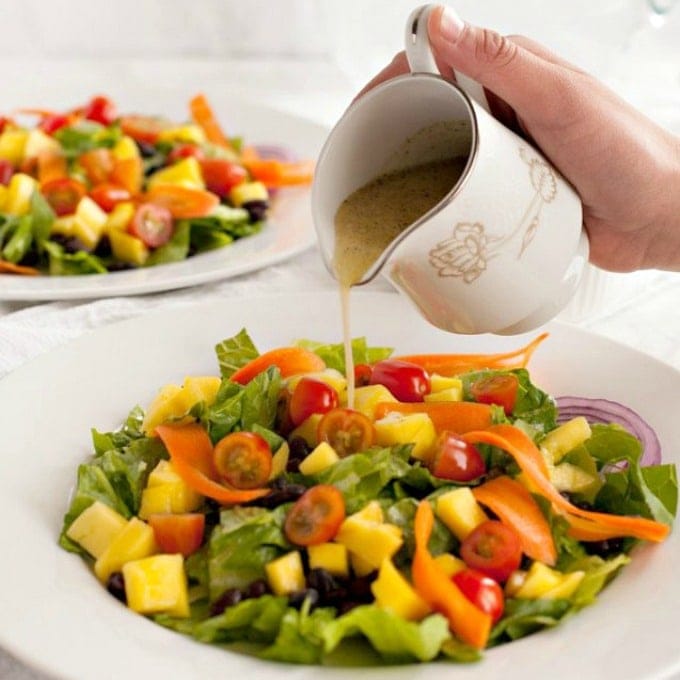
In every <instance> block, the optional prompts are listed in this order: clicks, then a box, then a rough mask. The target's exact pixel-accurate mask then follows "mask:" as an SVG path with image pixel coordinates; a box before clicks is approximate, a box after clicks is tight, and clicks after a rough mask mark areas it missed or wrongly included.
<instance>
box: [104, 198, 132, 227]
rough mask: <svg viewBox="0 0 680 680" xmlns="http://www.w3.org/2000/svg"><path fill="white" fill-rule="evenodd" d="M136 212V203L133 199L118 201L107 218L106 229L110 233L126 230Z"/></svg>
mask: <svg viewBox="0 0 680 680" xmlns="http://www.w3.org/2000/svg"><path fill="white" fill-rule="evenodd" d="M134 214H135V204H134V203H132V201H123V202H122V203H118V204H117V205H116V206H115V207H114V209H113V210H112V211H111V212H110V213H109V216H108V217H107V218H106V226H105V227H104V231H106V233H107V234H110V233H111V232H112V231H125V230H126V229H127V228H128V224H130V222H131V221H132V217H133V215H134Z"/></svg>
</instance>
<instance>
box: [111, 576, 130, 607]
mask: <svg viewBox="0 0 680 680" xmlns="http://www.w3.org/2000/svg"><path fill="white" fill-rule="evenodd" d="M106 590H108V591H109V592H110V593H111V595H113V596H114V597H115V598H116V599H117V600H120V601H121V602H122V603H123V604H127V596H126V595H125V580H124V579H123V574H121V572H119V571H114V572H113V574H111V576H109V579H108V581H107V582H106Z"/></svg>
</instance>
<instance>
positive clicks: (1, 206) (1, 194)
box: [0, 184, 9, 212]
mask: <svg viewBox="0 0 680 680" xmlns="http://www.w3.org/2000/svg"><path fill="white" fill-rule="evenodd" d="M8 193H9V191H8V189H7V187H6V186H5V185H4V184H0V212H3V211H4V210H5V202H6V201H7V194H8Z"/></svg>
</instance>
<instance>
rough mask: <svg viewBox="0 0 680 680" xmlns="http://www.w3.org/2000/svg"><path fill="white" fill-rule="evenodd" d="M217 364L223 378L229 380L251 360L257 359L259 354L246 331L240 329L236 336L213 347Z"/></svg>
mask: <svg viewBox="0 0 680 680" xmlns="http://www.w3.org/2000/svg"><path fill="white" fill-rule="evenodd" d="M215 353H216V354H217V363H218V364H219V366H220V373H221V375H222V377H223V378H231V376H232V375H234V373H236V371H238V369H239V368H243V367H244V366H245V365H246V364H248V363H250V362H251V361H252V360H253V359H257V357H258V356H260V353H259V352H258V351H257V347H255V343H254V342H253V341H252V339H251V337H250V335H248V331H247V330H246V329H245V328H242V329H241V330H240V331H239V332H238V333H237V334H236V335H234V336H233V337H231V338H227V339H226V340H222V342H220V343H219V344H217V345H216V346H215Z"/></svg>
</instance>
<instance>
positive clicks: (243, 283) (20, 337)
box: [0, 60, 680, 680]
mask: <svg viewBox="0 0 680 680" xmlns="http://www.w3.org/2000/svg"><path fill="white" fill-rule="evenodd" d="M0 69H1V71H2V72H3V73H5V74H17V73H20V74H26V73H31V74H32V75H31V77H30V78H28V77H20V76H16V75H14V76H10V79H11V83H10V87H6V88H5V91H4V92H3V95H2V101H1V102H0V107H2V108H3V109H6V110H9V109H11V108H13V107H15V106H22V105H24V106H25V105H49V106H55V107H57V106H63V107H67V106H71V105H72V104H73V103H74V102H78V101H81V100H84V99H86V98H87V97H89V96H91V95H92V94H93V93H98V92H107V93H109V94H110V95H111V96H113V97H114V98H116V99H118V100H119V101H121V102H125V103H126V104H127V105H128V106H129V107H135V106H139V107H140V108H143V109H144V110H147V111H154V110H159V111H167V112H168V113H170V114H174V113H175V111H176V112H177V114H179V113H180V112H181V111H183V110H184V107H185V102H186V101H187V100H188V98H189V96H190V95H192V94H193V93H194V92H195V91H197V90H199V89H201V90H205V91H207V92H208V93H211V92H221V93H224V92H228V93H229V96H234V97H239V96H242V97H247V98H250V99H255V100H258V101H262V102H264V103H266V104H269V105H272V106H275V107H277V108H280V109H283V110H286V111H288V112H291V113H294V114H296V115H300V116H303V117H306V118H309V119H313V120H315V121H317V122H321V123H323V124H326V125H329V126H330V125H331V124H332V123H333V121H335V120H336V119H337V117H338V116H339V115H340V114H341V113H342V111H343V110H344V108H345V106H346V105H347V104H348V103H349V101H350V99H351V96H352V94H353V91H352V89H353V88H351V87H350V85H349V84H348V81H347V79H345V78H344V77H343V76H342V75H341V74H340V72H339V71H338V70H337V69H336V68H335V67H333V66H332V65H331V64H328V63H318V64H310V63H305V64H302V63H300V62H288V63H283V62H281V61H278V62H276V63H273V62H263V61H257V62H252V61H251V62H220V63H215V62H198V61H186V60H185V61H183V62H181V63H172V62H167V61H144V62H142V61H111V62H101V61H100V62H96V63H86V64H85V63H81V62H75V61H72V62H59V63H51V64H46V63H43V62H41V63H38V62H36V63H35V64H26V63H22V64H17V63H14V62H11V61H10V62H8V61H7V60H4V61H3V60H0ZM150 101H151V102H152V103H150ZM154 103H155V105H156V106H157V107H158V108H157V109H154V108H153V106H154ZM678 132H680V131H678ZM587 278H588V279H589V280H590V283H589V287H588V288H586V289H583V290H582V291H581V292H580V293H579V294H578V298H579V299H577V300H576V301H575V302H574V303H573V304H572V306H571V307H570V308H569V309H568V310H566V311H565V313H564V314H563V315H562V318H563V319H564V320H566V321H568V322H572V323H576V324H577V325H579V326H581V327H582V328H585V329H588V330H589V331H592V332H594V333H598V334H602V335H605V336H608V337H610V338H613V339H615V340H616V341H618V342H621V343H624V344H626V345H629V346H632V347H634V348H637V349H639V350H640V351H643V352H645V353H648V354H650V355H653V356H655V357H657V358H658V359H660V360H662V361H665V362H667V363H669V364H670V365H672V366H674V367H675V369H677V370H680V274H669V273H663V272H656V271H650V272H639V273H636V274H632V275H620V274H619V275H611V274H602V273H600V272H596V271H594V270H593V271H590V272H589V273H588V276H587ZM372 286H373V287H374V289H387V288H388V284H387V283H385V282H381V281H377V282H375V283H374V284H372ZM333 288H334V284H333V281H332V280H331V279H330V277H329V275H328V274H327V272H326V271H325V269H324V268H323V265H322V264H321V260H320V257H319V254H318V252H317V251H316V250H315V249H312V250H310V251H307V252H306V253H303V254H302V255H299V256H297V257H295V258H294V259H292V260H290V261H288V262H285V263H282V264H278V265H276V266H274V267H272V268H270V269H269V270H267V271H266V272H263V271H260V272H255V273H253V274H250V275H245V276H240V277H238V278H236V279H233V280H230V281H224V282H219V283H213V284H207V285H204V286H199V287H196V288H193V289H187V290H182V291H175V292H169V293H162V294H156V295H153V296H142V297H139V298H126V299H118V300H115V299H113V300H99V301H89V302H87V301H80V302H79V301H71V302H51V303H50V302H48V303H17V302H2V301H0V378H1V377H2V376H3V375H5V374H7V373H8V372H9V371H11V370H13V369H14V368H16V367H17V366H19V365H21V364H22V363H24V362H25V361H28V360H30V359H31V358H32V357H34V356H36V355H38V354H41V353H43V352H46V351H49V350H50V349H51V348H53V347H55V346H57V345H59V344H61V343H63V342H67V341H68V340H69V339H71V338H74V337H77V336H78V335H80V334H82V333H83V332H86V331H88V330H90V329H93V328H97V327H100V326H102V325H104V324H108V323H111V322H114V321H118V320H121V319H123V318H128V317H131V316H134V315H137V314H141V313H143V312H144V311H145V310H148V309H150V308H154V309H157V308H160V307H166V306H172V305H181V304H190V303H191V302H192V301H195V300H198V299H201V300H207V299H211V298H217V297H219V296H220V295H221V294H223V292H224V291H225V290H229V291H230V292H232V293H233V292H234V291H235V290H236V291H238V293H239V294H240V293H243V294H247V293H253V292H263V291H274V290H290V291H295V290H302V289H304V290H326V289H333ZM590 298H593V300H594V302H593V300H591V301H589V299H590ZM0 609H1V607H0ZM1 621H2V612H1V611H0V625H2V623H1ZM44 677H45V676H43V675H41V674H37V673H35V672H33V671H32V670H31V669H30V668H28V667H27V666H24V665H23V664H21V663H20V662H18V661H16V660H15V659H14V658H12V657H11V656H10V655H9V654H7V653H6V652H3V651H2V650H1V649H0V678H3V679H4V678H6V679H7V680H38V679H41V680H42V679H44Z"/></svg>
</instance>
